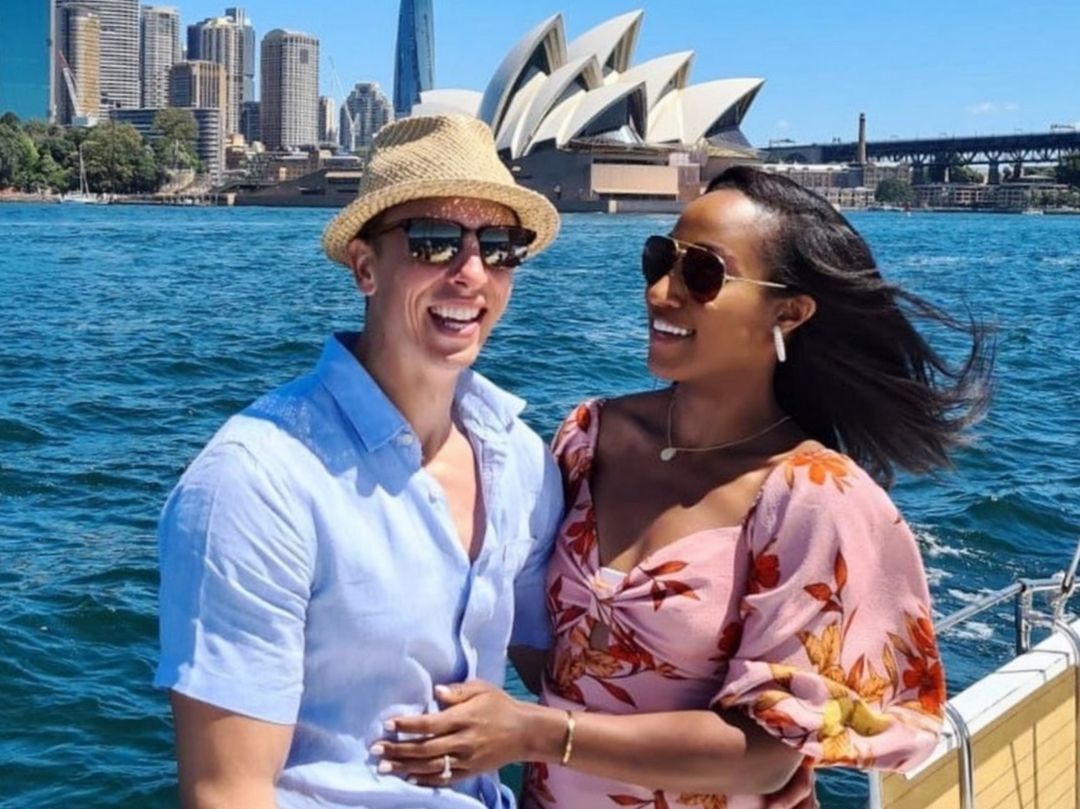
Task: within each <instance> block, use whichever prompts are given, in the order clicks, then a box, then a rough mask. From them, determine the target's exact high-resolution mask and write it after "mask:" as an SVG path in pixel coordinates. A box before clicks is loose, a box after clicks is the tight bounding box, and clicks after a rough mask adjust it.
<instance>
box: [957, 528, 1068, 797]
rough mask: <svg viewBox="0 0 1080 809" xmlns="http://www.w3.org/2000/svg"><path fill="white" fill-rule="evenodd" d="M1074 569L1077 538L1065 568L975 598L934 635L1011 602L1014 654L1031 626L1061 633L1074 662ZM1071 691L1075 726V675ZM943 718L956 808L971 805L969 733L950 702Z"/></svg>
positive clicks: (1024, 646) (1027, 645) (1025, 644)
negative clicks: (955, 771)
mask: <svg viewBox="0 0 1080 809" xmlns="http://www.w3.org/2000/svg"><path fill="white" fill-rule="evenodd" d="M1078 568H1080V540H1077V544H1076V550H1075V551H1074V552H1073V558H1072V562H1071V563H1070V564H1069V567H1068V568H1067V569H1066V570H1064V571H1059V572H1058V573H1056V574H1054V575H1053V576H1051V577H1049V578H1045V579H1027V578H1022V579H1018V580H1017V581H1015V582H1013V583H1012V584H1010V585H1009V586H1007V587H1003V588H1001V589H1000V590H995V591H994V592H991V593H987V594H985V595H983V596H980V597H979V598H978V599H977V600H975V601H973V602H972V603H971V604H968V605H967V606H966V607H964V608H963V609H960V610H957V611H956V612H954V613H952V614H951V615H949V616H947V617H946V618H944V619H943V620H941V621H937V622H936V628H937V634H938V635H939V636H941V635H944V634H945V633H947V632H949V631H950V630H952V629H955V628H956V627H957V626H959V625H961V624H963V623H965V622H966V621H969V620H971V619H972V618H974V617H975V616H977V615H981V614H982V613H984V612H986V611H988V610H991V609H993V608H994V607H997V606H999V605H1001V604H1004V603H1006V602H1008V601H1010V600H1011V601H1012V602H1013V617H1014V622H1015V648H1016V654H1017V655H1021V654H1025V653H1026V652H1028V651H1030V649H1031V631H1032V629H1036V628H1038V629H1049V630H1050V631H1052V632H1059V633H1061V634H1062V635H1063V636H1064V638H1065V640H1066V641H1067V642H1068V644H1069V645H1070V646H1071V647H1072V652H1073V665H1080V633H1077V631H1076V630H1075V629H1074V628H1073V627H1072V625H1071V624H1070V623H1069V622H1068V621H1067V620H1066V617H1065V608H1066V607H1067V606H1068V602H1069V599H1070V598H1071V597H1072V596H1073V594H1074V593H1075V591H1076V577H1077V569H1078ZM1037 596H1045V598H1046V605H1045V607H1043V608H1041V609H1040V608H1038V607H1037V606H1036V603H1035V601H1036V597H1037ZM1077 690H1078V693H1077V695H1076V711H1077V717H1076V718H1077V723H1078V724H1077V726H1078V727H1080V677H1078V678H1077ZM945 720H946V721H947V722H948V723H949V725H950V726H951V728H952V731H953V737H954V739H955V740H956V749H957V765H958V768H959V786H960V809H975V760H974V755H973V745H972V735H971V731H970V730H969V729H968V724H967V722H966V721H965V720H964V717H963V715H962V714H961V713H960V711H959V710H957V709H956V707H955V706H954V705H953V704H952V703H951V702H947V703H946V704H945ZM1077 783H1078V785H1080V757H1078V763H1077Z"/></svg>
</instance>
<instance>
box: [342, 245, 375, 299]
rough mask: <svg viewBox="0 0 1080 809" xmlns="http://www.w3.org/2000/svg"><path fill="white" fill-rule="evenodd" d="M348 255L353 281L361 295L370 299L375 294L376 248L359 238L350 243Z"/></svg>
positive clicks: (347, 250) (347, 249)
mask: <svg viewBox="0 0 1080 809" xmlns="http://www.w3.org/2000/svg"><path fill="white" fill-rule="evenodd" d="M346 253H347V255H348V258H349V269H350V270H352V274H353V280H354V281H355V282H356V288H357V289H359V290H360V294H361V295H363V296H365V297H370V296H372V295H374V294H375V275H374V273H372V267H373V265H374V263H375V248H374V247H372V246H371V244H370V243H369V242H366V241H364V240H363V239H361V238H360V237H359V236H357V237H356V238H355V239H353V240H352V241H351V242H349V246H348V248H346Z"/></svg>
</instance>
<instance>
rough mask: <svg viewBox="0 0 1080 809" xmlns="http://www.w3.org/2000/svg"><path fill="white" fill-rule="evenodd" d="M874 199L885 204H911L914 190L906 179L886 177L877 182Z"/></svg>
mask: <svg viewBox="0 0 1080 809" xmlns="http://www.w3.org/2000/svg"><path fill="white" fill-rule="evenodd" d="M874 199H875V200H877V201H878V202H882V203H885V204H887V205H903V204H904V203H907V204H911V203H912V202H914V201H915V190H914V189H913V188H912V187H911V183H909V182H907V181H906V180H901V179H899V178H897V177H888V178H886V179H884V180H882V181H881V182H880V183H878V186H877V189H876V190H875V191H874Z"/></svg>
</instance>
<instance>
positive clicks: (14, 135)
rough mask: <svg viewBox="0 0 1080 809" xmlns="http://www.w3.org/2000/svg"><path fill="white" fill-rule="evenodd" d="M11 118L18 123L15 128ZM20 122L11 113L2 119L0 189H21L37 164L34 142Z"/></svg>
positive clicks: (0, 133)
mask: <svg viewBox="0 0 1080 809" xmlns="http://www.w3.org/2000/svg"><path fill="white" fill-rule="evenodd" d="M11 118H14V119H15V121H16V124H15V125H14V126H12V125H11V123H10V121H9V119H11ZM18 120H19V119H18V118H15V116H14V115H11V114H10V113H7V114H5V115H4V116H3V117H2V118H0V188H2V187H5V186H6V187H11V186H17V187H21V186H22V184H23V182H24V180H25V179H26V174H27V172H28V171H31V170H32V169H33V167H34V165H35V164H36V163H37V159H38V152H37V148H36V147H35V146H34V141H32V140H31V139H30V136H29V135H27V134H26V133H25V132H23V131H22V129H21V128H20V127H19V126H18V123H17V122H18Z"/></svg>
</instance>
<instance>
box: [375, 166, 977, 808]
mask: <svg viewBox="0 0 1080 809" xmlns="http://www.w3.org/2000/svg"><path fill="white" fill-rule="evenodd" d="M642 266H643V270H644V274H645V278H646V283H647V292H646V304H647V307H648V313H649V322H650V333H649V367H650V369H651V370H652V372H653V373H654V374H656V375H657V376H659V377H661V378H664V379H667V380H670V381H671V382H672V383H673V384H672V386H671V387H670V388H668V389H667V390H662V391H656V392H649V393H639V394H634V395H630V396H626V397H621V398H618V399H613V400H610V401H606V402H603V401H590V402H586V403H584V404H582V405H581V406H579V407H578V408H577V409H576V410H575V412H574V413H573V414H572V415H571V416H570V418H569V419H567V421H566V422H565V423H564V424H563V426H562V428H561V429H560V431H559V433H558V435H557V437H556V439H555V444H554V450H555V452H556V454H557V456H558V459H559V462H560V466H561V469H562V472H563V476H564V480H565V484H566V487H567V505H568V508H569V512H568V514H567V517H566V519H565V521H564V524H563V527H562V531H561V535H560V537H559V539H558V541H557V545H556V549H555V552H554V556H553V558H552V561H551V566H550V571H549V576H548V606H549V609H550V611H551V617H552V622H553V626H554V628H555V631H556V641H555V647H554V649H553V650H552V656H551V659H550V661H549V663H548V666H547V669H546V672H545V676H544V682H543V694H542V700H541V703H542V704H541V705H539V706H533V705H528V704H524V703H518V702H515V701H513V700H512V699H510V698H509V697H507V696H505V695H503V694H502V693H501V692H497V691H494V690H493V689H490V688H489V687H486V686H485V685H483V684H478V683H469V684H465V685H463V686H459V687H456V688H454V689H449V690H448V691H445V693H444V694H442V695H441V698H442V700H443V702H444V703H445V704H447V705H448V706H450V707H448V708H447V709H446V710H445V711H443V712H442V713H440V714H437V715H434V716H430V717H418V718H412V719H401V720H398V721H397V722H396V723H394V729H395V730H396V731H397V732H398V733H402V732H408V733H424V734H433V738H430V739H428V740H426V741H420V742H415V741H414V742H398V743H391V742H388V743H387V744H385V745H384V746H383V749H382V753H383V754H384V757H385V762H386V765H387V766H388V767H390V768H392V770H393V771H394V772H398V773H400V774H402V775H403V776H407V777H413V778H416V779H417V780H419V781H420V782H421V783H426V784H429V785H432V786H438V785H445V784H446V783H447V782H448V781H449V780H451V779H445V780H444V778H443V776H444V775H445V774H446V772H447V771H449V772H452V773H453V775H452V778H458V777H462V776H466V775H469V774H472V773H474V772H477V771H482V770H486V769H490V768H492V767H495V766H500V765H502V764H504V763H506V762H509V761H513V760H518V759H520V760H525V761H529V762H532V763H531V765H530V767H529V770H528V774H527V779H526V793H525V798H524V803H525V805H526V806H534V807H537V806H538V807H556V806H557V807H571V809H584V808H585V807H601V806H613V807H614V806H631V807H642V808H645V807H647V808H649V809H652V808H653V807H655V809H661V807H684V806H686V807H688V806H704V807H721V806H728V807H744V806H745V807H751V806H763V805H767V800H766V799H765V798H764V797H763V796H764V795H766V794H768V793H770V792H773V791H774V790H776V789H777V788H778V787H781V786H782V785H783V784H785V783H786V782H787V781H788V780H789V779H790V778H791V777H792V775H793V773H795V771H796V770H797V769H798V768H799V767H800V765H806V766H809V765H844V766H854V767H863V768H871V767H874V768H885V769H904V768H906V767H910V766H912V765H913V764H915V763H917V762H918V761H920V760H922V759H923V758H925V756H926V755H927V754H928V753H929V752H930V751H931V749H932V748H933V746H934V744H935V742H936V739H937V735H938V732H939V728H940V721H941V715H942V703H943V701H944V698H945V693H944V678H943V673H942V668H941V662H940V658H939V655H938V650H937V645H936V643H935V640H934V633H933V628H932V625H931V620H930V606H929V595H928V590H927V584H926V579H925V575H924V572H923V568H922V564H921V562H920V559H919V554H918V549H917V547H916V544H915V541H914V538H913V537H912V534H911V531H910V530H909V529H908V527H907V526H906V524H905V523H904V522H903V520H902V518H901V517H900V516H899V514H898V513H897V510H896V507H895V506H894V505H893V504H892V503H891V501H890V500H889V498H888V496H887V495H886V494H885V492H884V490H883V489H882V488H881V487H880V485H879V484H882V485H888V484H889V483H890V482H891V480H892V477H893V470H894V469H895V468H896V467H902V468H905V469H907V470H909V471H912V472H916V473H921V472H926V471H928V470H931V469H934V468H936V467H940V466H943V465H946V464H947V463H948V457H949V453H950V451H951V450H952V449H953V448H955V447H956V446H957V445H958V444H959V443H960V442H961V434H962V431H963V429H964V428H965V427H966V426H968V424H970V423H971V422H972V421H973V420H974V419H976V418H977V417H978V416H979V415H980V414H981V413H982V411H983V409H984V408H985V405H986V402H987V397H988V386H987V384H986V381H987V379H988V372H989V369H990V366H991V352H990V351H989V350H988V345H987V342H986V339H985V335H984V333H983V332H982V331H981V330H980V329H979V328H978V327H976V326H968V327H965V326H963V325H961V324H959V323H957V322H956V321H954V320H952V319H950V318H949V317H947V316H946V315H945V314H944V313H942V312H940V311H939V310H937V309H934V308H933V307H931V306H930V305H929V304H927V303H925V302H923V301H921V300H920V299H918V298H916V297H915V296H913V295H911V294H910V293H907V292H905V291H903V290H901V289H898V288H897V287H896V286H894V285H892V284H890V283H888V282H887V281H885V280H884V279H883V278H882V277H881V275H880V274H879V272H878V270H877V269H876V268H875V265H874V260H873V257H872V255H871V253H870V250H869V248H868V247H867V245H866V244H865V242H864V241H863V240H862V239H861V238H860V237H859V236H858V234H856V233H855V231H854V230H853V229H852V228H851V226H850V225H849V224H848V223H847V221H846V220H845V219H844V218H843V217H842V216H840V215H839V214H838V213H836V212H835V211H834V210H833V209H832V208H831V207H830V206H829V205H828V203H826V202H825V201H824V200H822V199H820V198H819V197H817V196H815V195H814V194H812V193H810V192H808V191H806V190H804V189H802V188H801V187H799V186H798V185H796V184H794V183H792V182H790V181H788V180H786V179H783V178H781V177H777V176H774V175H770V174H766V173H763V172H760V171H756V170H753V169H750V168H745V167H739V168H734V169H730V170H728V171H727V172H725V173H724V174H722V175H720V176H719V177H718V178H717V179H716V180H715V181H714V182H713V183H712V184H711V185H710V187H709V193H707V194H706V195H704V196H703V197H701V198H700V199H698V200H696V201H694V202H693V203H691V204H690V205H688V206H687V208H686V209H685V211H684V213H683V214H682V216H681V217H680V218H679V220H678V222H677V224H676V226H675V228H674V230H673V231H672V233H671V235H670V236H653V237H650V238H649V239H648V240H647V241H646V243H645V248H644V253H643V257H642ZM905 309H906V310H907V311H913V312H914V313H916V314H917V315H920V316H922V317H924V318H929V319H930V320H932V321H934V322H935V323H936V324H938V325H944V326H946V327H949V328H952V329H956V330H960V331H964V332H966V333H967V334H968V335H969V336H970V338H971V341H972V346H971V351H970V355H969V357H968V360H967V362H966V363H965V364H964V365H963V366H962V367H960V368H959V369H953V368H950V367H949V366H948V365H947V364H946V363H945V362H944V361H943V360H942V359H941V358H940V357H939V356H938V355H937V354H935V353H934V352H933V350H932V349H931V348H930V347H929V346H928V344H927V343H926V342H925V341H924V339H923V338H922V337H921V336H920V335H919V333H918V332H917V331H916V330H915V328H914V327H913V325H912V323H911V321H910V320H909V318H908V316H907V315H906V314H905ZM841 451H842V452H843V453H846V454H841ZM864 470H865V471H864ZM875 481H876V482H875Z"/></svg>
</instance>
